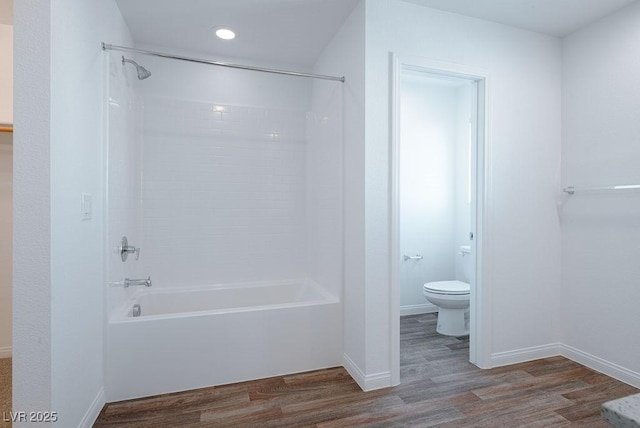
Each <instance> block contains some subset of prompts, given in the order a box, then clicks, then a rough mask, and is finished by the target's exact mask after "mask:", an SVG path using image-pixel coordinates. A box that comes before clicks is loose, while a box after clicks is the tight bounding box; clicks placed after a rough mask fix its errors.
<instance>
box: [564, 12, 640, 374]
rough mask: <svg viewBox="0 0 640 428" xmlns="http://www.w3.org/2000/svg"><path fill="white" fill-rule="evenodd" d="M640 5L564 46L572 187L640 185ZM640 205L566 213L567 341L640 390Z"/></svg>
mask: <svg viewBox="0 0 640 428" xmlns="http://www.w3.org/2000/svg"><path fill="white" fill-rule="evenodd" d="M639 23H640V4H639V3H634V4H633V5H631V6H629V7H627V8H625V9H623V10H621V11H620V12H618V13H616V14H614V15H612V16H610V17H607V18H605V19H603V20H601V21H598V22H597V23H595V24H592V25H590V26H588V27H586V28H584V29H582V30H580V31H578V32H576V33H574V34H572V35H570V36H568V37H567V38H565V39H564V41H563V48H564V53H563V102H562V116H563V150H562V181H563V184H564V185H567V186H568V185H574V186H604V185H615V184H637V183H638V182H640V173H639V171H640V169H639V168H638V164H639V162H640V144H638V135H640V121H639V120H638V118H639V117H640V83H639V81H638V78H637V77H638V75H640V57H639V56H638V49H637V47H638V45H639V44H640V25H639ZM639 214H640V199H639V198H638V193H637V191H621V192H617V193H613V192H608V193H595V194H578V193H576V194H575V195H574V196H572V197H571V198H570V199H569V200H568V201H567V202H566V205H565V206H564V209H563V212H562V267H563V270H562V281H563V282H562V299H561V301H562V302H563V303H562V314H563V317H562V325H563V327H564V329H563V337H562V342H563V343H564V344H566V345H567V346H569V347H571V349H570V351H572V352H573V354H572V357H574V358H577V359H578V360H579V361H582V362H585V363H587V364H589V365H592V366H596V367H597V368H599V369H601V370H605V372H607V373H609V374H612V375H614V376H616V377H618V378H620V379H622V380H625V381H627V382H630V383H632V384H634V385H636V386H637V385H640V360H639V359H638V355H640V332H638V329H637V328H636V326H638V325H640V311H638V302H639V301H640V287H638V283H639V282H640V264H639V263H638V253H639V250H640V245H639V242H640V228H639V227H638V226H639V225H638V215H639Z"/></svg>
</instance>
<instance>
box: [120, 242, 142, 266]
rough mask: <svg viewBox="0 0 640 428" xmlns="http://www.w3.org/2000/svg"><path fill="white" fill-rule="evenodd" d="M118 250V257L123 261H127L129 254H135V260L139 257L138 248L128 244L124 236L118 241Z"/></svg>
mask: <svg viewBox="0 0 640 428" xmlns="http://www.w3.org/2000/svg"><path fill="white" fill-rule="evenodd" d="M118 250H119V251H120V259H122V261H123V262H126V261H127V257H128V256H129V254H135V255H136V260H138V259H139V258H140V248H139V247H138V248H136V247H134V246H133V245H129V240H128V239H127V237H126V236H123V237H122V240H121V241H120V248H118Z"/></svg>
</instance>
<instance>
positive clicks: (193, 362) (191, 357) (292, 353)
mask: <svg viewBox="0 0 640 428" xmlns="http://www.w3.org/2000/svg"><path fill="white" fill-rule="evenodd" d="M134 305H140V316H137V317H134V316H133V312H134V311H133V307H134ZM106 346H107V352H106V371H105V393H106V397H107V401H109V402H113V401H120V400H125V399H130V398H138V397H144V396H149V395H156V394H163V393H167V392H176V391H183V390H188V389H194V388H201V387H206V386H214V385H223V384H227V383H233V382H241V381H246V380H252V379H260V378H265V377H270V376H277V375H282V374H290V373H297V372H303V371H309V370H315V369H320V368H326V367H334V366H339V365H341V364H342V310H341V305H340V302H339V300H338V299H337V298H335V297H334V296H332V295H331V294H329V293H328V292H326V291H325V290H324V289H323V288H321V287H320V286H319V285H317V284H316V283H314V282H313V281H310V280H295V281H278V282H260V283H243V284H226V285H216V286H207V287H175V288H158V289H154V288H153V287H151V288H142V289H140V290H138V291H137V292H136V294H134V295H133V298H132V299H130V300H128V301H127V302H126V303H125V304H124V305H123V306H121V307H120V308H118V309H117V310H115V311H114V312H113V313H112V314H111V315H110V317H109V322H108V328H107V340H106Z"/></svg>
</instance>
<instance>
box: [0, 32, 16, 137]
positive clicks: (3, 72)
mask: <svg viewBox="0 0 640 428" xmlns="http://www.w3.org/2000/svg"><path fill="white" fill-rule="evenodd" d="M0 94H2V95H0V124H5V125H6V124H11V123H13V25H6V24H0Z"/></svg>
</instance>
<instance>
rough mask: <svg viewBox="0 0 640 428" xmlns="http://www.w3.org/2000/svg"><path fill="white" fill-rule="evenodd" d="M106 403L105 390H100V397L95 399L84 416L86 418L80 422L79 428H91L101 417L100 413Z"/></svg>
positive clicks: (97, 396)
mask: <svg viewBox="0 0 640 428" xmlns="http://www.w3.org/2000/svg"><path fill="white" fill-rule="evenodd" d="M105 403H106V399H105V395H104V388H100V391H98V395H96V398H94V399H93V402H92V403H91V406H89V409H88V410H87V413H85V414H84V418H82V421H80V424H79V425H78V428H91V427H92V426H93V424H94V423H95V421H96V420H97V419H98V416H100V412H101V411H102V407H104V405H105Z"/></svg>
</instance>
